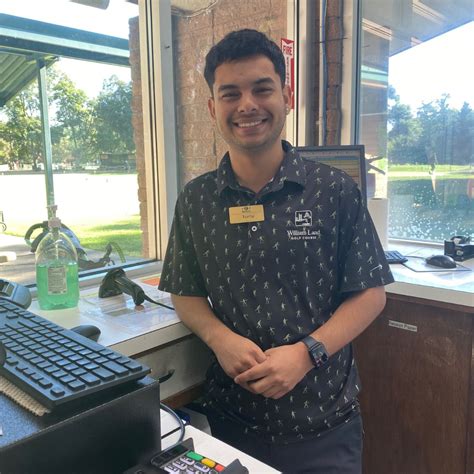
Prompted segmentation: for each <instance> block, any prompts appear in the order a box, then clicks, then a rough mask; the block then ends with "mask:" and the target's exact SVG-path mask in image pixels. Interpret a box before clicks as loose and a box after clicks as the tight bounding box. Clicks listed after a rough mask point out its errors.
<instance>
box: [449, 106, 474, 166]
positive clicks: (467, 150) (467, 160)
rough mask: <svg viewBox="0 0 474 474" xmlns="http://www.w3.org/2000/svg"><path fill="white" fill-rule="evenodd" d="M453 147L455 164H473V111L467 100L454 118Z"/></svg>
mask: <svg viewBox="0 0 474 474" xmlns="http://www.w3.org/2000/svg"><path fill="white" fill-rule="evenodd" d="M453 148H454V151H455V153H454V157H453V161H454V162H455V163H456V164H458V165H471V166H472V165H473V164H474V111H473V110H472V109H471V107H470V106H469V104H468V103H467V102H464V104H463V106H462V107H461V110H459V112H458V113H457V114H456V117H455V120H454V138H453Z"/></svg>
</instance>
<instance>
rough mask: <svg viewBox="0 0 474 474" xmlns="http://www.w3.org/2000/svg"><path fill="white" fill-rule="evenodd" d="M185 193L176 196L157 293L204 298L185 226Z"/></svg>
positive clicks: (191, 243) (191, 240)
mask: <svg viewBox="0 0 474 474" xmlns="http://www.w3.org/2000/svg"><path fill="white" fill-rule="evenodd" d="M185 193H186V192H185V191H183V192H182V193H181V194H180V196H179V198H178V201H177V203H176V207H175V212H174V218H173V224H172V226H171V233H170V237H169V241H168V247H167V249H166V256H165V260H164V262H163V269H162V272H161V278H160V285H159V289H160V290H162V291H166V292H168V293H172V294H175V295H181V296H203V297H207V296H208V295H207V291H206V288H205V285H204V279H203V277H202V274H201V271H200V269H199V262H198V259H197V256H196V250H195V247H194V242H193V237H192V232H191V226H190V225H189V216H188V215H187V210H188V209H189V207H188V206H186V199H187V197H186V194H185Z"/></svg>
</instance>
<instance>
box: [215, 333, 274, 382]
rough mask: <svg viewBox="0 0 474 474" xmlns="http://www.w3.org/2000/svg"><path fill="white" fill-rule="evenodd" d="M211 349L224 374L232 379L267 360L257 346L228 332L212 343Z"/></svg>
mask: <svg viewBox="0 0 474 474" xmlns="http://www.w3.org/2000/svg"><path fill="white" fill-rule="evenodd" d="M211 349H212V350H213V351H214V354H215V355H216V357H217V360H218V362H219V364H220V366H221V367H222V368H223V369H224V372H225V373H226V374H227V375H228V376H229V377H231V378H232V379H234V378H235V377H237V375H239V374H241V373H242V372H245V371H246V370H248V369H250V368H252V367H253V366H255V365H257V364H260V363H262V362H265V360H266V359H267V356H266V355H265V354H264V352H263V351H262V349H260V347H258V346H257V344H255V343H254V342H252V341H251V340H250V339H247V338H246V337H243V336H240V335H239V334H235V333H232V332H230V331H229V333H227V334H226V335H225V337H221V338H219V339H218V340H216V341H213V344H212V347H211Z"/></svg>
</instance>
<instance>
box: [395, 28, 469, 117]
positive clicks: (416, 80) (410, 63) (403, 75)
mask: <svg viewBox="0 0 474 474" xmlns="http://www.w3.org/2000/svg"><path fill="white" fill-rule="evenodd" d="M473 44H474V22H470V23H467V24H465V25H463V26H460V27H459V28H456V29H454V30H451V31H449V32H448V33H445V34H444V35H440V36H437V37H435V38H433V39H431V40H429V41H425V42H424V43H421V44H419V45H417V46H415V47H413V48H410V49H408V50H406V51H403V52H402V53H399V54H397V55H395V56H392V57H391V58H390V62H389V83H390V84H391V85H392V86H393V87H395V90H396V92H397V94H398V95H399V96H400V101H401V102H402V103H403V104H409V105H410V106H411V107H412V111H413V112H414V111H415V110H416V109H417V108H418V107H419V106H420V105H422V103H423V102H425V103H428V102H430V101H432V100H435V99H439V98H441V96H442V94H444V93H449V94H450V99H449V102H448V103H449V105H450V106H451V107H454V108H456V109H460V108H461V107H462V104H463V102H464V101H466V102H468V103H469V104H470V105H471V107H472V108H474V61H473V59H472V45H473Z"/></svg>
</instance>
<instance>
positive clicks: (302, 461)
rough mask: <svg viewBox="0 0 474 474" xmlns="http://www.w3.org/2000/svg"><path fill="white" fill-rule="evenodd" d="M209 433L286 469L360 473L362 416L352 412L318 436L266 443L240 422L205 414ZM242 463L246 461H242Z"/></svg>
mask: <svg viewBox="0 0 474 474" xmlns="http://www.w3.org/2000/svg"><path fill="white" fill-rule="evenodd" d="M208 420H209V425H210V427H211V431H212V435H213V436H214V437H216V438H218V439H220V440H221V441H224V442H225V443H227V444H230V445H231V446H233V447H235V448H237V449H239V450H240V451H243V452H244V453H247V454H249V455H250V456H252V457H254V458H256V459H258V460H260V461H262V462H263V463H265V464H268V465H269V466H272V467H274V468H275V469H277V470H279V471H281V472H284V473H287V474H296V473H307V474H360V473H361V472H362V420H361V417H360V415H357V416H355V417H354V418H352V419H351V420H350V421H348V422H347V423H343V424H342V425H339V426H337V427H335V428H332V429H330V430H328V431H326V432H325V433H323V434H322V435H321V436H319V437H317V438H313V439H310V440H303V441H297V442H294V443H290V444H273V443H266V442H265V441H262V439H260V438H258V437H257V436H255V435H253V434H244V432H243V429H242V427H241V426H239V425H237V424H235V423H233V422H228V421H223V420H221V419H216V418H211V417H208ZM244 464H245V463H244Z"/></svg>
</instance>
